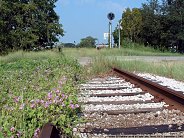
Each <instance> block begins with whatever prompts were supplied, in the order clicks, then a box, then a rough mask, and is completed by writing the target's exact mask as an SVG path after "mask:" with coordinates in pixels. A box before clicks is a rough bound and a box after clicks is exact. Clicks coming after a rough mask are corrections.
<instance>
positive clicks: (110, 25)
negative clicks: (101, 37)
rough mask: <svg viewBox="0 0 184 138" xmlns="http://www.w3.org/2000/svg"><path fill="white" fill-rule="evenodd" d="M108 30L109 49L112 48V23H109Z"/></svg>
mask: <svg viewBox="0 0 184 138" xmlns="http://www.w3.org/2000/svg"><path fill="white" fill-rule="evenodd" d="M109 28H110V29H109V31H110V32H109V37H110V38H109V39H110V41H109V43H110V48H113V47H112V23H111V21H110V22H109Z"/></svg>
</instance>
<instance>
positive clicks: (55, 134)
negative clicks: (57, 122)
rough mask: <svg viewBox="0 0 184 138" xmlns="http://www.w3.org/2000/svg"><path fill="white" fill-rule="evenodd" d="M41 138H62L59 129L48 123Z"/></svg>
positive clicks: (41, 133) (42, 131)
mask: <svg viewBox="0 0 184 138" xmlns="http://www.w3.org/2000/svg"><path fill="white" fill-rule="evenodd" d="M39 138H61V137H60V132H59V130H57V128H56V127H55V126H54V125H53V124H51V123H47V124H45V125H44V126H43V128H42V130H41V132H40V135H39Z"/></svg>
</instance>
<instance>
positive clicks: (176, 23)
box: [113, 0, 184, 53]
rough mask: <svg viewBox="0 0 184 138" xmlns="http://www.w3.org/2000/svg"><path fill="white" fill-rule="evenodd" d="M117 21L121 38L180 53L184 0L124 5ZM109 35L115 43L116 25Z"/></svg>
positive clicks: (183, 47) (183, 36)
mask: <svg viewBox="0 0 184 138" xmlns="http://www.w3.org/2000/svg"><path fill="white" fill-rule="evenodd" d="M120 21H121V27H122V30H121V40H122V39H125V38H128V39H129V40H131V41H132V42H136V43H143V44H144V45H145V46H151V47H154V48H156V49H160V50H165V49H167V50H171V49H172V50H174V51H175V52H179V53H184V0H161V1H160V0H148V2H147V3H144V4H142V7H141V8H133V9H129V8H127V9H126V10H125V11H124V12H123V13H122V19H121V20H120ZM113 36H114V42H115V43H118V28H116V29H115V31H114V33H113ZM121 43H122V42H121Z"/></svg>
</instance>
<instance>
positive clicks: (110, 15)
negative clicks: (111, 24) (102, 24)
mask: <svg viewBox="0 0 184 138" xmlns="http://www.w3.org/2000/svg"><path fill="white" fill-rule="evenodd" d="M107 18H108V19H109V20H114V18H115V14H114V13H112V12H110V13H109V14H108V15H107Z"/></svg>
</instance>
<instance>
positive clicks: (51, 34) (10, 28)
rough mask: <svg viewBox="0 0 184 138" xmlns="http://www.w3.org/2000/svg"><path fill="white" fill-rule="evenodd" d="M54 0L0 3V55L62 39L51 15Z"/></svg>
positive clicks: (57, 22)
mask: <svg viewBox="0 0 184 138" xmlns="http://www.w3.org/2000/svg"><path fill="white" fill-rule="evenodd" d="M56 1H57V0H39V1H38V0H19V1H17V0H1V1H0V26H1V28H0V53H6V52H7V51H9V50H18V49H22V48H24V49H31V48H33V47H45V46H47V45H51V46H52V45H53V44H54V43H55V42H57V41H58V36H60V35H61V36H63V29H62V25H60V24H59V17H58V16H57V15H56V13H55V11H54V7H55V2H56Z"/></svg>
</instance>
